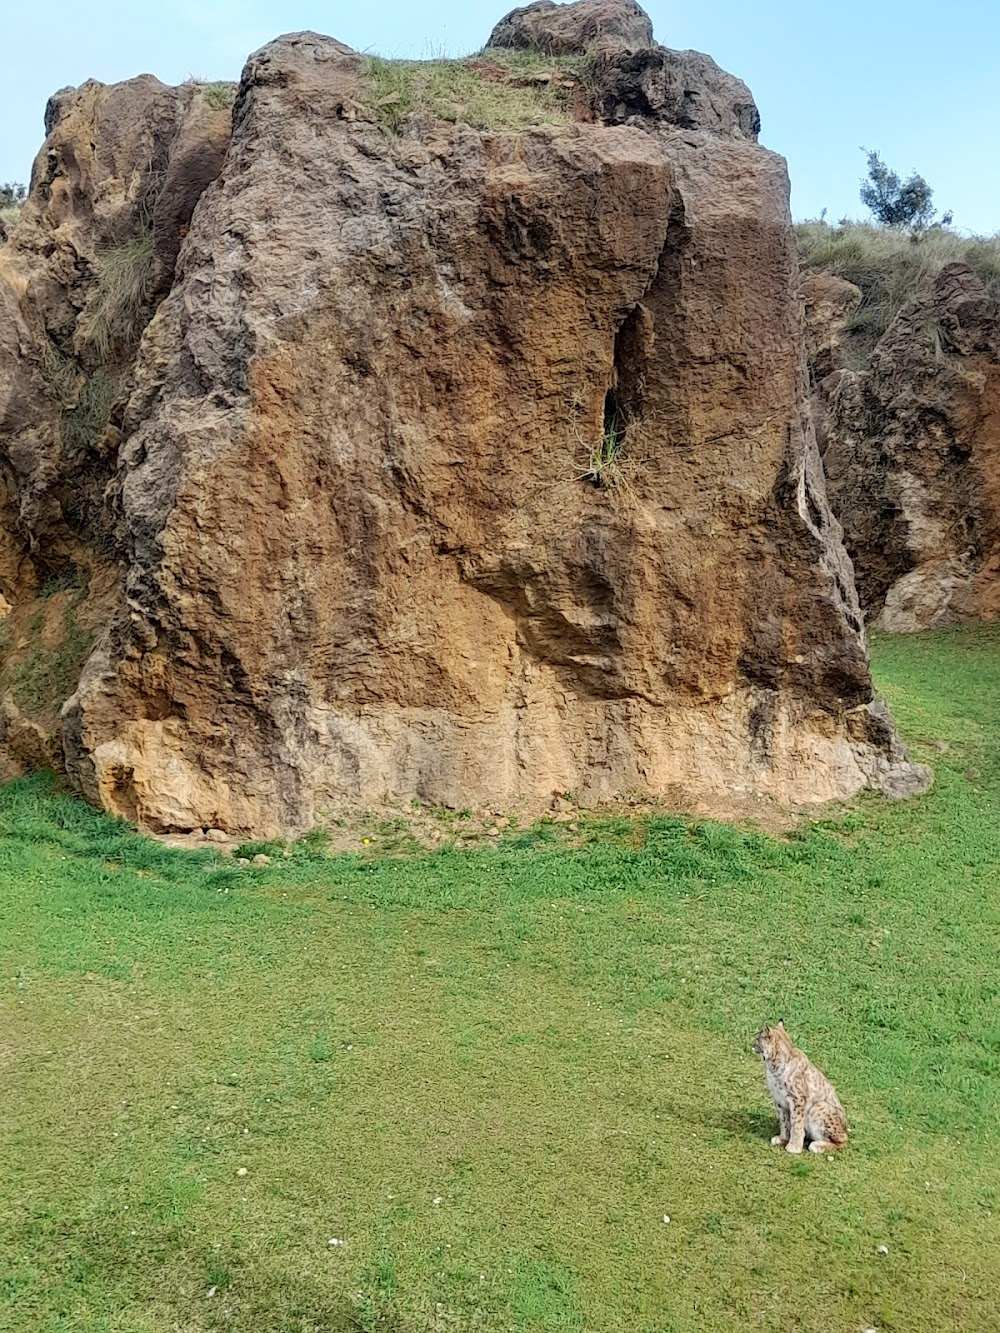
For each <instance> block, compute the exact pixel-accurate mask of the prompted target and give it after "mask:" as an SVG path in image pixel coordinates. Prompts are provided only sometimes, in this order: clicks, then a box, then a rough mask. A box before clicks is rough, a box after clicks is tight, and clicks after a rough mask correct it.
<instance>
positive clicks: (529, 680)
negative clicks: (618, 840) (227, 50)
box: [0, 0, 927, 833]
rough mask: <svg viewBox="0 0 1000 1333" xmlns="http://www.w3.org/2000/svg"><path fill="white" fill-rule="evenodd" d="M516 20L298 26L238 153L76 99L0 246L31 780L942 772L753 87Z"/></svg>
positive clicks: (288, 784)
mask: <svg viewBox="0 0 1000 1333" xmlns="http://www.w3.org/2000/svg"><path fill="white" fill-rule="evenodd" d="M492 40H493V43H494V45H493V47H491V48H490V49H489V50H487V51H486V52H484V53H483V55H482V56H481V57H479V58H478V59H476V60H470V61H468V62H451V64H450V65H448V66H443V65H441V66H439V65H434V66H427V67H415V66H407V67H401V68H398V69H397V68H395V67H388V66H386V65H385V64H384V62H375V61H370V60H366V59H364V58H362V57H361V56H359V55H357V54H356V53H354V52H352V51H350V50H348V49H347V48H346V47H344V46H343V45H341V44H340V43H338V42H336V41H334V40H332V39H330V38H327V37H321V36H318V35H316V34H312V33H300V34H294V35H291V36H287V37H283V38H279V39H278V40H277V41H275V42H273V43H271V44H270V45H269V46H267V47H265V48H263V49H262V50H261V51H259V52H257V53H256V54H255V55H254V56H252V57H251V58H250V60H249V62H248V64H247V66H246V69H245V70H244V73H243V78H242V81H241V84H240V87H239V90H238V94H237V96H236V100H235V105H234V107H233V110H232V122H231V125H232V133H231V138H230V137H229V120H228V115H223V114H221V108H219V107H218V106H215V105H213V103H214V102H215V100H216V99H214V98H212V97H210V96H208V94H207V92H206V90H200V89H197V88H186V89H164V88H162V86H161V85H159V84H156V82H155V80H136V81H133V83H131V84H125V85H121V86H119V87H118V88H102V87H101V86H100V85H93V84H91V85H85V86H84V88H83V89H80V90H77V91H75V92H68V93H65V94H63V95H62V96H61V97H60V98H59V99H58V101H57V103H56V104H55V109H54V112H53V117H52V123H51V124H50V125H49V126H48V129H49V137H48V138H47V140H46V144H45V146H44V148H43V150H42V152H41V154H40V156H39V159H38V161H37V162H36V166H35V172H34V176H33V181H32V190H31V199H30V202H29V204H28V206H27V209H26V210H25V216H24V218H23V220H22V222H21V223H20V224H19V226H18V228H17V230H16V231H15V233H14V235H13V237H12V239H11V240H10V241H9V242H8V243H7V245H6V246H5V247H4V249H3V250H2V251H0V254H2V255H3V259H2V261H0V262H2V267H0V293H2V299H3V301H4V302H5V306H6V308H7V311H8V315H7V318H6V320H5V324H4V326H3V330H4V331H3V338H4V343H3V346H2V348H0V412H2V440H3V442H2V445H0V449H2V456H3V460H4V461H3V473H2V475H3V492H2V501H3V509H2V524H3V530H4V537H3V543H4V544H3V546H2V547H0V560H2V565H0V590H2V591H3V595H4V597H5V598H6V599H7V601H8V602H9V603H10V604H11V605H12V607H13V610H12V611H11V612H10V615H9V617H8V621H9V626H10V627H11V628H10V629H9V631H8V634H7V637H6V642H7V647H6V650H5V652H6V657H5V663H4V667H3V675H2V676H0V688H3V689H5V690H6V700H7V704H6V707H7V722H6V724H5V723H3V722H2V721H0V735H3V734H6V736H7V743H8V749H10V748H11V744H12V737H13V738H14V741H15V742H16V740H17V737H21V738H22V739H21V741H20V753H19V755H18V756H17V757H18V758H19V759H20V761H21V762H22V763H28V762H38V761H39V759H38V756H37V755H34V754H31V753H28V752H29V751H31V748H32V744H34V741H35V740H38V739H39V737H41V738H42V739H45V740H46V741H47V743H48V744H49V749H50V751H51V750H53V749H55V750H59V751H61V755H62V758H63V761H64V763H65V767H66V770H67V772H68V774H69V776H70V778H71V779H72V781H73V782H74V783H75V784H76V785H77V786H78V788H79V789H80V790H81V791H82V792H83V793H85V794H86V795H87V796H88V797H89V798H90V799H91V800H94V801H97V802H100V803H102V804H103V805H104V806H105V807H107V808H108V809H110V810H113V811H116V812H118V813H121V814H123V815H126V816H128V817H129V818H132V819H135V820H137V821H138V822H139V823H141V824H143V825H145V826H147V827H150V828H154V829H162V830H167V829H191V828H196V827H199V826H207V825H220V826H222V827H224V828H227V829H229V830H231V831H234V832H239V831H250V830H253V831H256V832H260V833H279V832H294V831H297V830H301V829H303V828H306V827H308V826H310V825H311V824H313V823H315V822H317V821H322V820H323V819H324V818H325V817H327V816H329V815H330V814H332V813H334V812H336V811H337V810H338V809H342V808H346V807H350V806H356V805H359V804H362V805H363V804H367V803H371V802H374V801H377V800H379V799H380V798H382V797H383V796H385V795H388V796H390V797H391V798H393V799H398V800H408V799H411V798H418V799H422V800H426V801H429V802H433V803H444V804H456V805H466V804H470V805H472V804H479V803H489V804H491V805H501V804H502V805H508V806H512V805H519V806H522V807H524V808H526V809H529V810H531V809H533V810H538V809H540V808H543V807H544V806H546V805H547V804H548V802H549V800H550V799H551V796H552V793H553V792H554V791H560V790H567V789H572V790H574V791H575V792H576V793H577V795H578V799H580V800H581V801H582V802H584V803H590V804H593V803H597V802H600V801H602V800H604V799H608V798H611V797H613V796H615V795H618V794H621V793H623V792H626V791H628V792H632V793H638V794H642V795H646V796H650V797H664V796H671V797H672V798H677V796H678V793H679V792H681V791H686V792H698V791H711V792H715V793H720V792H721V793H733V794H744V795H745V794H749V793H759V794H767V795H770V796H773V797H775V798H777V799H779V800H782V801H786V802H809V801H821V800H825V799H828V798H831V797H838V796H846V795H849V794H852V793H853V792H856V791H857V790H859V789H860V788H862V787H864V786H874V787H880V788H882V789H883V790H886V791H889V792H891V793H893V794H902V793H905V792H909V791H913V790H917V789H919V787H920V786H921V785H922V784H924V783H925V782H926V780H927V778H926V774H925V773H924V772H923V771H922V770H919V769H915V768H913V767H912V766H910V765H909V764H908V763H907V762H906V759H905V756H904V754H903V752H902V750H901V748H900V746H899V743H898V741H897V739H896V737H895V733H894V731H893V727H892V724H891V720H890V719H888V717H887V716H886V714H885V713H884V710H882V709H881V708H880V707H879V706H878V705H877V704H874V703H873V701H872V686H871V680H870V676H869V670H868V662H867V655H866V646H865V638H864V629H863V626H862V622H861V614H860V608H859V605H858V600H857V595H856V592H855V588H854V580H853V573H852V570H851V566H850V562H849V560H848V559H847V556H846V554H845V551H844V548H843V544H842V539H841V531H840V528H839V526H838V524H837V522H836V521H835V520H834V519H833V517H832V515H831V512H830V509H829V506H828V504H827V500H826V495H825V488H824V482H823V476H822V470H821V467H820V463H819V457H818V453H817V449H816V443H815V437H814V434H813V430H812V426H811V420H810V415H809V404H808V401H807V396H806V382H805V374H804V358H803V341H802V328H801V317H800V312H799V307H798V304H797V299H796V290H795V288H796V281H797V262H796V255H795V246H794V239H793V236H792V232H791V227H790V222H789V214H788V185H787V179H786V174H785V168H784V163H783V162H782V160H781V159H780V158H778V157H776V156H774V155H773V154H771V153H768V152H766V151H765V150H763V149H762V148H760V147H759V146H758V144H757V143H756V133H757V125H758V120H757V114H756V109H755V108H754V107H753V102H752V98H751V97H750V95H749V93H748V92H747V90H746V88H745V86H744V85H742V84H741V83H739V81H738V80H735V79H733V78H732V77H731V76H729V75H726V74H725V73H724V72H723V71H721V70H719V69H718V67H717V66H715V65H714V64H713V63H712V62H711V61H710V60H708V58H707V57H704V56H700V55H698V54H697V53H691V52H684V53H677V52H669V51H667V50H666V49H665V48H662V47H656V46H653V45H651V37H650V35H649V30H648V20H647V19H646V18H645V15H643V14H642V13H641V11H640V10H639V9H638V6H637V5H635V4H634V3H632V0H583V3H581V4H578V5H573V6H566V7H562V6H555V5H552V4H550V3H547V0H543V2H542V3H540V4H535V5H531V6H528V7H527V8H526V9H524V10H519V11H515V13H514V14H513V15H511V16H509V17H508V19H507V20H504V22H503V23H502V24H501V25H499V27H498V29H497V30H496V31H495V33H494V36H493V39H492ZM507 96H509V97H510V99H511V106H512V107H513V106H515V105H516V109H517V118H516V119H515V118H514V117H513V114H512V117H511V120H512V123H513V125H514V128H504V112H503V108H504V106H505V102H504V98H505V97H507ZM129 99H138V101H139V102H141V108H140V106H139V105H138V102H137V105H136V106H134V107H133V108H132V109H130V110H126V111H122V112H121V113H120V114H119V113H118V112H116V110H115V108H119V109H120V108H123V107H125V106H126V105H127V103H128V100H129ZM497 106H499V107H500V108H501V111H500V114H499V115H498V116H497V120H498V121H499V123H498V124H496V125H492V126H491V124H490V115H491V114H492V112H491V110H490V109H491V108H494V107H497ZM536 111H537V114H536ZM533 120H537V122H538V123H537V124H532V121H533ZM470 122H471V123H470ZM126 245H127V246H130V247H131V249H130V250H129V251H128V252H127V254H128V255H131V258H130V259H129V260H128V262H129V263H131V262H133V260H135V259H136V255H139V257H140V259H141V262H142V263H144V264H148V270H144V273H143V281H142V283H141V284H140V287H139V291H138V295H136V294H135V292H136V284H135V283H134V282H130V283H128V284H126V288H127V291H128V292H129V293H132V297H131V298H130V299H129V301H128V302H124V303H123V301H122V300H121V299H120V297H121V285H120V284H117V285H116V283H115V282H114V281H113V276H112V271H113V269H114V266H115V264H116V263H118V262H125V259H124V257H123V255H122V254H121V253H118V254H117V258H116V259H113V258H112V257H113V256H114V255H115V254H116V252H121V250H122V247H123V246H126ZM136 262H138V261H136ZM133 276H134V275H133ZM116 293H117V295H116ZM123 304H124V308H123ZM154 310H155V313H153V312H154ZM147 321H148V322H147ZM66 361H69V362H70V363H71V364H70V365H69V367H68V368H67V367H66V365H65V362H66ZM53 366H55V369H53ZM101 377H111V379H112V383H111V385H110V387H109V388H107V389H106V391H105V392H104V393H103V396H102V397H101V403H100V410H99V411H97V412H94V411H93V410H92V408H91V406H89V405H88V407H87V412H88V416H87V421H88V423H89V425H88V427H87V429H86V430H85V431H84V432H83V433H82V434H81V432H79V431H77V430H76V429H75V427H73V426H72V425H71V424H70V418H73V417H74V414H76V413H78V412H79V411H80V409H81V405H82V404H83V403H84V396H85V395H86V394H88V393H91V394H92V393H93V386H94V383H95V380H96V381H97V382H98V383H102V382H103V381H102V379H101ZM88 404H89V400H88ZM53 598H56V599H57V602H56V607H55V611H53V609H52V604H53ZM58 599H62V600H61V601H59V600H58ZM54 622H60V623H61V624H62V628H63V634H62V637H60V634H59V624H58V623H54ZM69 625H72V627H74V631H75V632H76V634H77V637H78V640H79V642H81V643H83V644H85V645H86V648H87V651H88V652H89V655H88V656H87V658H86V662H85V665H83V667H82V672H79V673H77V671H76V670H75V669H74V666H73V662H74V661H75V659H73V655H72V654H70V658H71V659H72V661H71V663H70V665H69V666H68V667H67V670H66V671H65V672H63V673H62V677H60V679H62V682H63V683H62V685H61V686H60V685H55V684H53V686H52V688H51V689H49V690H48V692H47V693H46V695H45V700H44V702H45V705H46V707H47V708H48V709H49V710H50V711H49V713H48V714H46V713H45V712H44V710H42V713H41V717H40V720H38V721H36V722H34V723H33V722H32V721H31V719H30V717H28V716H27V714H30V713H31V711H32V708H31V705H32V698H31V695H32V691H31V690H27V689H25V688H24V673H25V670H26V664H27V662H28V661H29V660H30V654H31V653H32V652H37V651H38V646H37V640H38V637H39V635H41V634H43V633H47V634H49V636H50V639H49V642H50V645H52V644H55V643H56V642H57V641H58V644H59V645H62V644H63V642H64V641H65V638H66V634H67V633H68V629H67V626H69ZM52 651H55V649H54V648H52V647H51V646H50V649H49V651H48V653H47V655H46V654H45V653H43V655H42V659H41V660H42V662H43V664H44V663H47V662H48V661H49V660H50V659H51V655H52ZM79 655H80V656H81V657H82V656H83V654H82V653H81V654H79ZM76 666H79V663H76ZM28 674H29V676H30V673H28ZM77 674H78V678H77ZM18 682H20V683H21V686H22V688H21V689H20V694H18V690H17V688H16V687H17V685H18ZM63 690H64V696H65V701H64V700H63V699H62V698H57V696H58V695H59V694H60V692H61V691H63ZM35 693H37V691H36V692H35ZM35 702H37V700H36V701H35ZM56 702H58V703H61V704H62V707H61V711H60V714H59V717H58V720H57V721H56V720H55V718H54V713H53V711H52V710H53V706H54V704H55V703H56ZM35 711H36V712H37V711H38V710H37V709H36V710H35ZM32 726H34V727H35V731H34V732H31V727H32ZM4 727H6V732H5V733H4ZM26 729H27V731H26ZM27 732H30V736H31V744H29V743H28V741H27V740H25V739H24V738H25V735H26V734H27ZM15 748H16V745H15Z"/></svg>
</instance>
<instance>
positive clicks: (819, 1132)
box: [753, 1019, 847, 1153]
mask: <svg viewBox="0 0 1000 1333" xmlns="http://www.w3.org/2000/svg"><path fill="white" fill-rule="evenodd" d="M753 1048H754V1050H755V1051H756V1052H757V1054H758V1055H760V1056H763V1058H764V1073H765V1075H766V1076H767V1086H768V1089H769V1091H770V1093H771V1096H772V1097H773V1098H774V1105H775V1108H776V1109H777V1112H778V1120H779V1122H780V1125H781V1133H780V1134H776V1135H775V1136H774V1138H773V1139H772V1140H771V1142H772V1143H773V1144H775V1146H780V1147H782V1148H784V1149H785V1151H786V1152H795V1153H798V1152H801V1151H802V1149H803V1147H804V1145H805V1141H806V1140H807V1139H808V1140H809V1151H810V1152H829V1151H830V1150H831V1149H832V1148H842V1147H843V1146H844V1144H845V1143H846V1142H847V1117H846V1116H845V1115H844V1108H843V1107H842V1106H841V1104H840V1098H839V1097H838V1096H837V1093H836V1090H835V1088H834V1086H833V1084H832V1083H831V1082H830V1080H829V1079H828V1078H827V1077H826V1075H825V1074H822V1073H820V1071H819V1070H818V1069H817V1068H816V1066H815V1065H814V1064H813V1063H812V1061H811V1060H810V1059H809V1057H808V1056H807V1055H806V1054H805V1053H804V1052H803V1051H800V1050H799V1048H798V1047H797V1046H796V1045H795V1044H794V1043H793V1042H792V1039H791V1037H789V1036H788V1034H787V1033H786V1031H785V1023H784V1019H779V1020H778V1022H777V1023H775V1025H774V1026H773V1027H765V1028H762V1029H761V1030H760V1032H758V1033H757V1036H756V1037H755V1038H754V1043H753Z"/></svg>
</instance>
